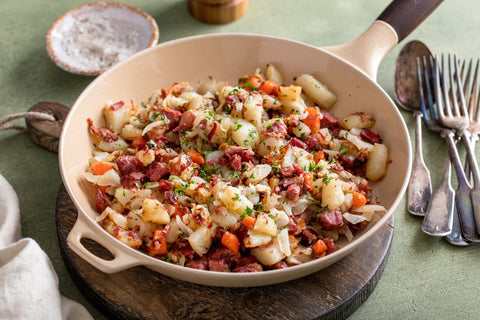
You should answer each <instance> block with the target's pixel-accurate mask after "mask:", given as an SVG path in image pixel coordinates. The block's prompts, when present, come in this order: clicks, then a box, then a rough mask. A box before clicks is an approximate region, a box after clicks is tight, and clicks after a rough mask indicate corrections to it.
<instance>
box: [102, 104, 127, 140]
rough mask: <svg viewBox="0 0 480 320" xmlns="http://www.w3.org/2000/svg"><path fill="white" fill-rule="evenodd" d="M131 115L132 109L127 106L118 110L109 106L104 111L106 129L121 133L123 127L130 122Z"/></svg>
mask: <svg viewBox="0 0 480 320" xmlns="http://www.w3.org/2000/svg"><path fill="white" fill-rule="evenodd" d="M131 113H132V109H131V107H130V106H127V105H126V104H124V105H123V106H122V107H121V108H117V109H114V108H112V105H111V104H107V105H106V106H105V108H104V109H103V115H104V117H105V122H106V127H107V128H108V129H110V130H112V131H114V132H116V133H120V132H121V131H122V127H123V126H124V125H125V124H126V123H127V122H128V120H129V118H130V116H131Z"/></svg>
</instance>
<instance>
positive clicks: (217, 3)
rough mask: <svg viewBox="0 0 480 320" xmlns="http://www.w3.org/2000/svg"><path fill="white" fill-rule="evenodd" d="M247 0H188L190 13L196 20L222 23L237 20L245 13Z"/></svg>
mask: <svg viewBox="0 0 480 320" xmlns="http://www.w3.org/2000/svg"><path fill="white" fill-rule="evenodd" d="M247 7H248V0H188V9H189V11H190V14H191V15H192V16H193V17H194V18H195V19H197V20H199V21H202V22H205V23H211V24H223V23H229V22H232V21H234V20H237V19H238V18H240V17H241V16H243V15H244V14H245V12H246V11H247Z"/></svg>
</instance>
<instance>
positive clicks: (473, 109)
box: [446, 60, 480, 246]
mask: <svg viewBox="0 0 480 320" xmlns="http://www.w3.org/2000/svg"><path fill="white" fill-rule="evenodd" d="M479 62H480V60H477V63H476V67H475V72H474V74H473V78H472V79H473V82H472V86H471V88H470V79H471V77H470V75H471V72H472V60H470V63H469V65H468V68H467V74H466V76H465V78H464V79H465V83H464V86H463V92H464V96H465V97H468V106H469V108H468V115H469V119H470V121H469V125H468V128H467V130H469V131H470V134H471V137H470V140H471V142H472V150H473V151H475V145H476V142H477V141H478V135H479V134H480V111H479V104H480V92H478V93H477V79H478V71H479V70H478V68H479ZM464 66H465V62H464V63H463V64H462V68H461V69H462V70H461V72H460V74H461V76H462V77H463V71H464ZM469 89H470V90H469ZM477 94H478V95H477ZM464 168H465V175H466V176H467V178H469V177H470V174H471V172H470V166H469V165H468V159H465V166H464ZM446 240H447V241H448V242H449V243H451V244H453V245H457V246H466V245H469V244H470V241H468V240H467V239H465V238H464V237H463V235H462V232H461V228H460V221H459V220H458V216H457V215H454V216H453V226H452V233H450V234H449V235H448V236H447V237H446Z"/></svg>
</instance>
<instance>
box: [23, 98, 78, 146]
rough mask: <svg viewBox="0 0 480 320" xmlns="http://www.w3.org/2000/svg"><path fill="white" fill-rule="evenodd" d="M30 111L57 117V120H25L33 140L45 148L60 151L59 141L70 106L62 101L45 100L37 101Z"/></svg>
mask: <svg viewBox="0 0 480 320" xmlns="http://www.w3.org/2000/svg"><path fill="white" fill-rule="evenodd" d="M28 111H34V112H42V113H46V114H50V115H53V116H54V117H55V121H47V120H38V119H29V118H27V119H26V121H25V122H26V125H27V133H28V136H29V137H30V139H31V140H32V141H33V142H35V143H36V144H38V145H40V146H42V147H43V148H45V149H48V150H50V151H53V152H58V141H59V139H60V135H61V133H62V128H63V122H64V121H65V118H66V117H67V114H68V111H69V108H68V107H66V106H64V105H63V104H61V103H57V102H51V101H44V102H39V103H37V104H36V105H34V106H33V107H31V108H30V109H29V110H28Z"/></svg>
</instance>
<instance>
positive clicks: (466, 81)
mask: <svg viewBox="0 0 480 320" xmlns="http://www.w3.org/2000/svg"><path fill="white" fill-rule="evenodd" d="M464 71H465V60H463V63H462V68H461V71H460V77H461V78H462V79H464V82H463V95H464V96H465V97H468V96H469V90H468V89H469V87H470V78H471V73H472V59H470V61H469V62H468V67H467V74H466V75H465V77H464V76H463V73H464ZM469 103H470V102H469Z"/></svg>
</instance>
